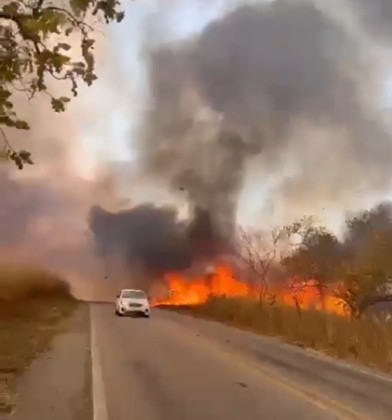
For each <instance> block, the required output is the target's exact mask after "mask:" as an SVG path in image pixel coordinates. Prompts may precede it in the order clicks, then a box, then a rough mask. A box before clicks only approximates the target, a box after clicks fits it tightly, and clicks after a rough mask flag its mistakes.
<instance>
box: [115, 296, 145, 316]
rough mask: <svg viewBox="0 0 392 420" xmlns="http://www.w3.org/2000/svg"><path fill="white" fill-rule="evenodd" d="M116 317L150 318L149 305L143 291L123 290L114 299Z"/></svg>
mask: <svg viewBox="0 0 392 420" xmlns="http://www.w3.org/2000/svg"><path fill="white" fill-rule="evenodd" d="M116 315H117V316H124V315H143V316H144V317H145V318H149V317H150V303H149V302H148V297H147V295H146V294H145V293H144V292H143V290H136V289H123V290H121V293H119V294H118V295H117V298H116Z"/></svg>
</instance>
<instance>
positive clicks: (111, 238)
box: [89, 204, 225, 280]
mask: <svg viewBox="0 0 392 420" xmlns="http://www.w3.org/2000/svg"><path fill="white" fill-rule="evenodd" d="M89 226H90V229H91V231H92V233H93V235H94V240H95V243H96V244H97V246H98V251H99V253H100V255H101V256H102V257H103V258H108V257H110V256H113V255H117V256H118V255H120V256H121V258H122V259H123V260H124V261H126V262H127V265H128V267H129V268H132V267H134V266H139V267H141V268H142V270H143V271H144V273H145V274H149V275H150V276H149V277H146V278H147V280H151V279H153V276H154V275H162V274H164V273H166V272H170V271H176V270H186V269H188V268H190V267H191V266H192V264H193V263H194V262H196V261H198V260H199V261H200V260H203V259H211V258H213V257H214V256H215V255H217V254H218V253H220V252H222V251H223V250H224V248H223V247H224V246H225V244H222V243H221V242H220V241H219V237H218V236H217V234H216V232H215V231H214V228H213V226H212V223H211V220H210V217H209V214H208V213H207V212H205V211H204V210H203V209H200V208H197V209H195V214H194V217H193V219H192V222H191V223H185V222H184V221H182V222H181V221H179V220H178V217H177V212H176V210H175V209H173V208H170V207H166V208H165V207H161V208H159V207H156V206H154V205H151V204H143V205H139V206H135V207H133V208H132V209H129V210H123V211H120V212H117V213H111V212H108V211H106V210H104V209H103V208H101V207H99V206H95V207H93V208H92V209H91V211H90V216H89Z"/></svg>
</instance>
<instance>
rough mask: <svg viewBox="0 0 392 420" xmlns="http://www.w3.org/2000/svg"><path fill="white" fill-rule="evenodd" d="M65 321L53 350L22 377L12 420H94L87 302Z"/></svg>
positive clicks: (41, 356) (35, 362)
mask: <svg viewBox="0 0 392 420" xmlns="http://www.w3.org/2000/svg"><path fill="white" fill-rule="evenodd" d="M66 322H67V326H66V330H65V331H64V332H63V333H62V334H59V335H58V336H56V337H55V339H54V341H53V344H52V348H51V350H49V351H47V352H45V353H43V354H41V355H40V356H39V357H38V358H37V359H36V360H35V361H34V362H33V363H32V364H31V366H30V368H29V369H28V370H27V371H26V372H25V373H24V374H23V375H22V376H21V377H20V379H19V382H18V395H17V399H16V408H15V411H14V413H13V415H12V416H11V417H10V418H12V420H26V419H29V420H52V419H56V420H71V419H78V420H91V419H92V410H91V359H90V327H89V324H90V319H89V311H88V305H81V306H80V307H79V308H78V309H77V310H75V312H74V313H73V315H72V316H71V318H70V319H69V320H68V321H66ZM0 418H6V417H0Z"/></svg>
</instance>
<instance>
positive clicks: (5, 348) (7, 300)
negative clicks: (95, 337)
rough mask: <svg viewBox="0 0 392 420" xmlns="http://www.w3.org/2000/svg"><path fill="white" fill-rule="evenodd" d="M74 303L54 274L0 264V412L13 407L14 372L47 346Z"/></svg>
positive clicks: (18, 371)
mask: <svg viewBox="0 0 392 420" xmlns="http://www.w3.org/2000/svg"><path fill="white" fill-rule="evenodd" d="M76 304H77V302H76V300H75V299H74V298H73V297H72V295H71V293H70V290H69V287H68V285H67V283H66V282H64V281H63V280H62V279H60V278H59V277H57V276H55V275H53V274H51V273H48V272H46V271H44V270H41V269H37V268H31V267H22V268H18V267H11V266H0V343H1V346H0V413H5V412H9V411H11V410H12V406H13V397H14V391H15V384H16V381H15V380H16V377H17V375H18V374H19V373H21V372H22V371H23V370H24V369H26V367H28V365H29V363H30V362H31V361H32V360H33V359H34V357H35V356H36V355H37V354H38V353H40V352H42V351H44V350H45V349H47V348H48V347H49V346H50V342H51V340H52V338H53V336H54V335H55V334H57V333H58V332H59V331H61V329H62V328H63V321H64V319H65V318H67V317H68V316H69V315H70V314H71V312H72V311H73V310H74V309H75V307H76Z"/></svg>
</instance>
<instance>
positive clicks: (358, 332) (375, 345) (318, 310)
mask: <svg viewBox="0 0 392 420" xmlns="http://www.w3.org/2000/svg"><path fill="white" fill-rule="evenodd" d="M166 283H167V287H168V290H169V294H168V295H167V296H166V297H164V298H162V299H157V300H156V301H155V305H156V306H163V307H167V308H171V309H176V310H179V311H185V312H187V313H190V314H193V315H197V316H203V317H208V318H212V319H214V320H217V321H221V322H224V323H228V324H231V325H234V326H237V327H240V328H246V329H250V330H253V331H255V332H258V333H261V334H265V335H270V336H279V337H281V338H282V339H284V340H285V341H287V342H289V343H292V344H296V345H298V346H301V347H306V348H311V349H315V350H318V351H322V352H324V353H326V354H329V355H331V356H335V357H338V358H343V359H350V360H355V361H357V362H360V363H362V364H364V365H367V366H372V367H377V368H379V369H381V370H383V371H386V372H392V352H391V349H392V321H390V322H386V321H385V322H384V321H377V320H375V318H372V317H371V316H370V315H368V316H363V317H362V318H361V319H354V320H352V318H351V317H350V316H349V312H348V311H347V310H346V309H345V307H344V305H343V302H342V301H341V300H340V299H339V298H337V297H336V296H334V295H333V294H330V295H328V293H327V292H325V293H324V296H323V299H321V297H320V294H319V292H318V290H317V287H315V286H312V284H311V283H308V287H305V288H300V289H298V290H289V289H280V290H275V291H274V292H273V293H271V298H266V299H264V300H263V301H262V302H261V303H259V289H258V288H257V287H255V286H254V285H253V286H252V284H250V283H245V282H242V281H240V280H239V279H237V278H236V277H235V276H234V274H233V270H232V269H231V268H230V266H224V265H223V266H216V267H215V270H214V272H212V273H210V274H208V275H206V276H198V277H192V278H189V277H186V276H184V275H181V274H180V273H177V274H168V275H167V276H166Z"/></svg>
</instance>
